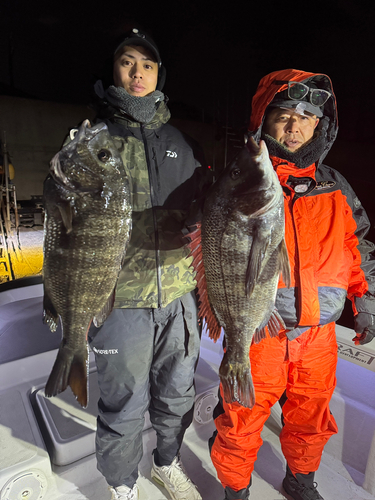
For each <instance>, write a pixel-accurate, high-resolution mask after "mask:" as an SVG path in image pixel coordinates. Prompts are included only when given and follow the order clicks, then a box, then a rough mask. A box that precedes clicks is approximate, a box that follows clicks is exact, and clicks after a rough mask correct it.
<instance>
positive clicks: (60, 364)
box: [43, 120, 131, 407]
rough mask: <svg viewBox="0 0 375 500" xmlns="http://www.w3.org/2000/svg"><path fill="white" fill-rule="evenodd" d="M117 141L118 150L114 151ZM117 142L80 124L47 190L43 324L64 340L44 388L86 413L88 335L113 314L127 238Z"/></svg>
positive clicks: (127, 202) (127, 189)
mask: <svg viewBox="0 0 375 500" xmlns="http://www.w3.org/2000/svg"><path fill="white" fill-rule="evenodd" d="M116 141H117V144H116ZM120 141H121V140H120V138H119V139H118V140H117V139H116V138H112V137H111V136H110V134H109V132H108V128H107V126H106V125H105V124H104V123H99V124H97V125H95V126H93V127H90V123H89V121H88V120H85V121H84V122H83V124H82V125H81V127H80V128H79V130H78V131H77V133H76V135H75V137H74V138H73V140H72V141H71V142H70V143H69V144H67V145H66V146H64V147H63V148H62V149H61V151H60V152H59V153H58V154H57V155H56V156H55V157H54V158H53V159H52V161H51V168H50V175H49V176H48V177H47V179H46V181H45V183H44V193H43V197H44V208H45V225H44V248H43V251H44V263H43V282H44V320H45V322H46V323H48V324H49V326H50V329H51V330H52V331H54V330H55V329H56V327H57V324H58V321H59V317H60V319H61V323H62V330H63V339H62V342H61V346H60V349H59V351H58V354H57V358H56V361H55V364H54V366H53V369H52V372H51V374H50V376H49V379H48V381H47V385H46V387H45V394H46V396H55V395H56V394H58V393H60V392H62V391H64V390H65V389H66V388H67V386H68V385H69V386H70V387H71V389H72V391H73V393H74V394H75V396H76V398H77V400H78V401H79V403H80V404H81V405H82V406H84V407H86V406H87V401H88V396H87V384H88V378H87V373H88V347H87V332H88V329H89V326H90V324H91V322H92V321H93V320H94V322H95V324H96V325H97V326H99V325H100V324H101V323H102V322H103V321H104V320H105V319H106V317H107V316H108V315H109V313H110V312H111V310H112V305H113V297H114V289H115V286H116V282H117V278H118V274H119V272H120V269H121V265H122V261H123V258H124V255H125V252H126V246H127V242H128V240H129V237H130V231H131V185H130V177H129V175H128V174H127V172H126V170H125V167H124V165H123V162H122V159H121V156H120V151H119V149H118V148H119V147H120V148H121V147H124V146H123V144H122V143H121V142H120Z"/></svg>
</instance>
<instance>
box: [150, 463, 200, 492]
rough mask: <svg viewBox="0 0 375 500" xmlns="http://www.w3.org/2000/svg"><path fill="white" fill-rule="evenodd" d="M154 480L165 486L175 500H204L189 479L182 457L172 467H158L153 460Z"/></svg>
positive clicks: (152, 474)
mask: <svg viewBox="0 0 375 500" xmlns="http://www.w3.org/2000/svg"><path fill="white" fill-rule="evenodd" d="M151 477H152V479H153V480H154V481H155V482H156V483H158V484H160V485H161V486H164V488H166V489H167V491H168V493H169V495H170V496H171V498H172V499H173V500H202V497H201V496H200V494H199V492H198V490H197V487H196V486H195V484H194V483H193V482H192V481H191V480H190V479H189V478H188V477H187V475H186V472H185V470H184V467H183V465H182V463H181V460H180V457H179V456H177V457H175V458H174V460H173V462H172V463H171V465H164V466H161V467H158V466H157V465H155V461H154V458H152V469H151Z"/></svg>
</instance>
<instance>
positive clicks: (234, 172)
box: [230, 167, 241, 180]
mask: <svg viewBox="0 0 375 500" xmlns="http://www.w3.org/2000/svg"><path fill="white" fill-rule="evenodd" d="M240 174H241V169H239V168H238V167H237V168H234V169H233V170H232V171H231V173H230V176H231V177H232V179H233V180H234V179H237V178H238V177H239V175H240Z"/></svg>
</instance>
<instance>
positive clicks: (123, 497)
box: [109, 484, 139, 500]
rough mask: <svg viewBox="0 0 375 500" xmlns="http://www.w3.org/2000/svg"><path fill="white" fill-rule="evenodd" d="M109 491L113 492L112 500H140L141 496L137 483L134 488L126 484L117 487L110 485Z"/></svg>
mask: <svg viewBox="0 0 375 500" xmlns="http://www.w3.org/2000/svg"><path fill="white" fill-rule="evenodd" d="M109 491H110V492H111V493H112V497H111V500H138V496H139V490H138V485H137V484H135V485H134V486H133V488H129V487H128V486H125V485H123V486H117V488H114V487H113V486H110V487H109Z"/></svg>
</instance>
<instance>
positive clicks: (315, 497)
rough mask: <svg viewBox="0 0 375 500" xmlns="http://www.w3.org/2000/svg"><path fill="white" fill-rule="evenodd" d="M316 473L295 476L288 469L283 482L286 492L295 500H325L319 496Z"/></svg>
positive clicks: (287, 468)
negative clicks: (315, 478) (315, 480)
mask: <svg viewBox="0 0 375 500" xmlns="http://www.w3.org/2000/svg"><path fill="white" fill-rule="evenodd" d="M314 475H315V472H310V473H309V474H296V475H295V476H293V474H292V472H291V470H290V469H289V467H288V466H287V467H286V476H285V478H284V481H283V487H284V490H285V491H286V492H287V493H288V495H290V496H291V497H292V498H293V499H294V500H324V498H323V497H322V496H321V495H319V492H318V490H317V489H316V488H317V486H318V485H317V483H314Z"/></svg>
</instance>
